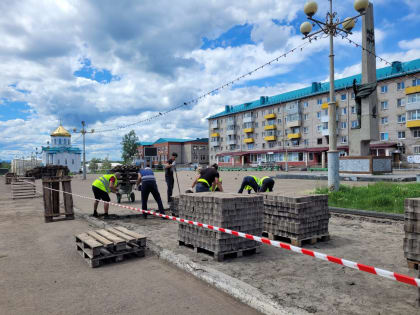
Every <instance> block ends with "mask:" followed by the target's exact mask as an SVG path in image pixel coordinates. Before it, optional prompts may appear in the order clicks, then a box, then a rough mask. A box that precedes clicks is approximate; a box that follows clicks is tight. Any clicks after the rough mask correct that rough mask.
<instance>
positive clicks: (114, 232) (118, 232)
mask: <svg viewBox="0 0 420 315" xmlns="http://www.w3.org/2000/svg"><path fill="white" fill-rule="evenodd" d="M106 230H107V231H108V232H111V233H112V234H114V235H116V236H118V237H121V238H122V239H125V240H126V241H135V240H136V238H135V237H132V236H130V235H127V234H125V233H123V232H121V231H118V230H116V229H114V228H107V229H106Z"/></svg>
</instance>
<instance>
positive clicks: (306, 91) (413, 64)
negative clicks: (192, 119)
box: [208, 59, 420, 119]
mask: <svg viewBox="0 0 420 315" xmlns="http://www.w3.org/2000/svg"><path fill="white" fill-rule="evenodd" d="M419 71H420V59H415V60H412V61H408V62H399V61H394V62H393V63H392V66H389V67H385V68H380V69H377V70H376V78H377V81H383V80H387V79H391V78H395V77H401V76H403V75H407V74H410V73H415V72H419ZM354 79H356V81H357V83H359V84H360V82H361V79H362V75H361V74H357V75H352V76H350V77H347V78H342V79H337V80H334V88H335V90H342V89H345V88H350V87H352V85H353V80H354ZM329 90H330V83H329V82H324V83H321V82H313V83H312V85H311V86H309V87H305V88H302V89H299V90H294V91H289V92H285V93H282V94H278V95H274V96H270V97H268V96H261V97H260V99H259V100H255V101H252V102H249V103H243V104H240V105H236V106H229V105H226V106H225V110H224V111H223V112H220V113H217V114H215V115H213V116H210V117H208V119H213V118H218V117H222V116H227V115H231V114H236V113H240V112H244V111H248V110H252V109H256V108H261V107H266V106H270V105H274V104H279V103H285V102H290V101H294V100H298V99H301V98H304V97H308V96H313V95H318V94H324V93H327V92H329Z"/></svg>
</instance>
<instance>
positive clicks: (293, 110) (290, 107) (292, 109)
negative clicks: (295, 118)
mask: <svg viewBox="0 0 420 315" xmlns="http://www.w3.org/2000/svg"><path fill="white" fill-rule="evenodd" d="M300 113H301V106H300V102H299V101H296V102H293V103H289V104H287V105H286V115H293V114H300Z"/></svg>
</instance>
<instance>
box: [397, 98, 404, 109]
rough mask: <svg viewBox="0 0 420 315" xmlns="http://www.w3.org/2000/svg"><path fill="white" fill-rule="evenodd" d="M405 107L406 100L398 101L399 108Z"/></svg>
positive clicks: (400, 99)
mask: <svg viewBox="0 0 420 315" xmlns="http://www.w3.org/2000/svg"><path fill="white" fill-rule="evenodd" d="M403 106H405V98H399V99H397V107H403Z"/></svg>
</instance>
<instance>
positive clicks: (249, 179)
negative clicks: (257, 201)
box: [238, 176, 260, 194]
mask: <svg viewBox="0 0 420 315" xmlns="http://www.w3.org/2000/svg"><path fill="white" fill-rule="evenodd" d="M259 181H260V180H259V179H258V177H257V176H245V177H244V179H243V180H242V184H241V188H239V191H238V193H239V194H242V192H243V191H244V189H245V190H248V194H250V193H251V190H254V191H255V192H258V191H259V190H260V185H259Z"/></svg>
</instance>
